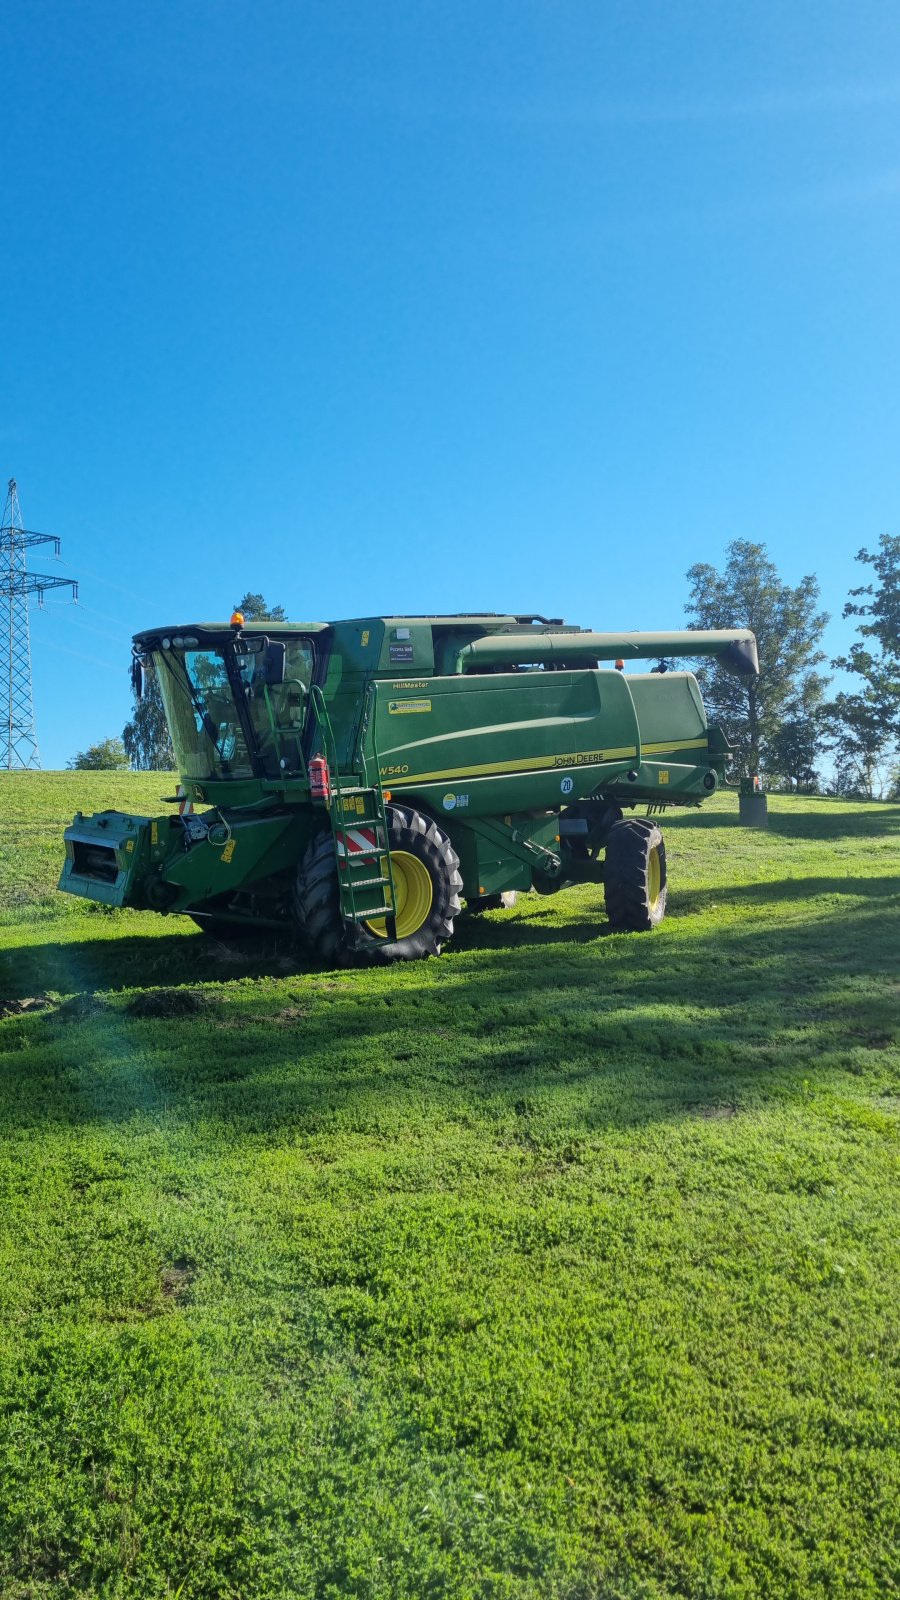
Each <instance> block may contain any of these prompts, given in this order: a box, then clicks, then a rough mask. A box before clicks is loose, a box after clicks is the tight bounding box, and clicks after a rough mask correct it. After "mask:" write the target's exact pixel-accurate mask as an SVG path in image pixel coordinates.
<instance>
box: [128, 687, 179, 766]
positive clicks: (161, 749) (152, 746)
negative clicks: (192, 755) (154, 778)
mask: <svg viewBox="0 0 900 1600" xmlns="http://www.w3.org/2000/svg"><path fill="white" fill-rule="evenodd" d="M122 739H123V742H124V745H125V749H126V751H127V753H128V757H129V759H130V761H131V765H132V766H133V767H136V768H137V770H138V771H139V772H172V771H173V769H174V767H175V752H174V750H173V749H172V741H171V739H170V737H169V725H168V723H167V722H166V713H165V710H164V709H163V701H162V695H161V693H160V688H159V679H158V678H157V676H156V672H155V670H154V667H153V663H152V661H151V660H149V659H148V660H147V661H146V662H145V664H144V684H143V692H142V694H141V698H140V700H136V701H135V705H134V713H133V715H132V718H131V721H130V722H126V724H125V727H124V728H123V730H122Z"/></svg>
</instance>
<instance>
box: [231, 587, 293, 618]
mask: <svg viewBox="0 0 900 1600" xmlns="http://www.w3.org/2000/svg"><path fill="white" fill-rule="evenodd" d="M234 609H235V611H239V612H240V613H241V615H242V617H243V619H244V621H245V622H287V612H286V611H285V609H284V606H273V607H272V609H271V611H270V610H269V607H268V606H267V605H266V601H265V596H264V595H261V594H251V593H250V592H249V591H248V593H247V594H245V595H244V598H243V600H241V601H239V603H238V604H237V605H236V606H235V608H234Z"/></svg>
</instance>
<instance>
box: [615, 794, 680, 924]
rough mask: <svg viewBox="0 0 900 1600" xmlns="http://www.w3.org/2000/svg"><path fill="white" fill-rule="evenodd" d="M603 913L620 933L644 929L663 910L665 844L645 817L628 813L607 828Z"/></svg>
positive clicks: (657, 921)
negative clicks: (604, 911) (632, 815)
mask: <svg viewBox="0 0 900 1600" xmlns="http://www.w3.org/2000/svg"><path fill="white" fill-rule="evenodd" d="M603 892H604V894H605V896H606V915H607V916H608V917H609V920H610V924H611V926H612V927H613V928H614V929H615V930H616V931H617V932H622V933H644V932H647V931H648V930H649V929H650V928H655V927H657V926H658V925H659V923H660V922H662V919H663V917H664V916H665V914H666V895H667V892H668V886H667V881H666V846H665V842H664V840H663V836H662V834H661V832H660V830H659V828H658V827H657V826H656V823H655V822H651V821H649V820H648V819H646V818H643V817H641V818H638V817H627V818H625V819H623V821H621V822H616V823H614V824H613V826H612V827H611V828H610V830H609V835H608V838H607V841H606V859H605V862H604V866H603Z"/></svg>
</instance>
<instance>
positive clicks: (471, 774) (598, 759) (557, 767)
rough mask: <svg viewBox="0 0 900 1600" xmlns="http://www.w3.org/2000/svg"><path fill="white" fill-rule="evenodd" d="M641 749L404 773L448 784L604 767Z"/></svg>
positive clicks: (386, 770) (406, 778)
mask: <svg viewBox="0 0 900 1600" xmlns="http://www.w3.org/2000/svg"><path fill="white" fill-rule="evenodd" d="M636 755H637V750H636V749H635V746H634V745H633V744H630V745H625V746H623V747H622V748H621V749H620V750H603V751H591V752H590V759H589V760H587V759H585V756H584V755H582V756H580V757H579V756H578V755H577V753H576V754H574V755H564V756H537V757H535V756H530V757H528V759H527V760H523V761H488V762H485V763H484V764H483V765H481V766H478V767H469V768H467V770H466V771H465V772H460V770H459V768H458V767H450V768H448V769H447V770H446V771H444V772H409V773H407V772H404V773H403V774H402V777H403V779H404V782H412V781H413V780H415V782H416V783H444V782H446V781H447V779H448V778H453V779H454V781H455V782H462V780H463V778H488V777H496V776H499V775H500V774H503V773H516V772H519V773H521V772H546V771H547V770H548V769H549V770H551V771H558V772H566V771H567V770H568V769H569V768H570V767H594V766H602V765H603V764H604V763H605V762H607V761H623V760H627V759H628V757H629V756H636ZM381 776H382V778H384V777H388V776H390V777H393V778H394V781H395V783H398V782H399V781H400V774H395V773H391V772H390V769H389V768H382V771H381Z"/></svg>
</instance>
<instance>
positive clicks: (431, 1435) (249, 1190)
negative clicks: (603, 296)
mask: <svg viewBox="0 0 900 1600" xmlns="http://www.w3.org/2000/svg"><path fill="white" fill-rule="evenodd" d="M170 782H171V780H169V779H166V778H162V779H161V778H160V777H158V776H150V777H143V776H142V777H129V776H125V777H122V776H115V775H105V774H43V775H41V774H34V775H13V776H12V777H10V778H6V777H5V776H4V777H3V778H2V780H0V837H2V849H3V853H4V860H3V861H2V862H0V906H2V908H3V910H2V913H0V945H2V947H3V960H4V963H5V965H4V972H3V977H2V980H0V995H5V996H8V997H12V998H19V997H26V996H46V995H47V994H48V993H49V994H50V995H51V999H52V1003H51V1004H50V1005H49V1006H48V1007H47V1009H45V1010H42V1011H33V1012H25V1013H23V1014H15V1013H14V1014H12V1015H9V1016H7V1017H6V1019H5V1020H4V1021H2V1022H0V1050H2V1051H3V1052H4V1053H3V1057H2V1062H0V1074H2V1076H0V1139H2V1147H0V1307H2V1337H0V1595H2V1596H3V1600H25V1597H44V1596H51V1595H52V1596H57V1595H59V1596H66V1595H76V1594H77V1595H87V1596H98V1597H99V1596H103V1597H104V1600H106V1597H120V1596H121V1597H127V1600H133V1597H135V1600H143V1597H147V1600H150V1597H153V1600H156V1597H160V1600H162V1597H165V1596H171V1597H174V1596H176V1595H181V1596H182V1597H183V1600H192V1597H194V1600H216V1597H225V1596H228V1597H233V1600H257V1597H258V1600H278V1597H282V1596H284V1597H288V1596H291V1597H293V1596H298V1597H304V1600H338V1597H345V1596H353V1597H359V1600H431V1597H434V1600H437V1597H445V1596H446V1597H453V1600H463V1597H472V1600H481V1597H485V1600H488V1597H489V1600H501V1597H502V1600H507V1597H508V1600H538V1597H540V1600H551V1597H552V1600H607V1597H609V1600H663V1597H666V1600H670V1597H676V1596H678V1597H691V1600H695V1597H696V1600H738V1597H741V1600H743V1597H749V1596H753V1597H757V1596H771V1597H773V1600H794V1597H796V1600H799V1597H803V1600H806V1597H820V1596H821V1597H834V1600H851V1597H863V1596H865V1597H873V1600H875V1597H878V1600H881V1597H883V1596H885V1595H887V1594H888V1593H892V1592H895V1586H896V1585H897V1583H898V1581H900V1561H898V1545H897V1528H896V1521H895V1517H896V1507H897V1504H898V1491H900V1482H898V1457H897V1431H896V1429H897V1421H898V1414H897V1405H896V1398H897V1387H896V1376H897V1373H896V1362H897V1351H898V1305H900V1293H898V1290H900V1272H898V1210H900V1207H898V1188H897V1133H898V1118H900V1072H898V1066H900V1050H898V1001H900V808H897V807H890V806H885V805H880V806H879V805H868V806H864V805H852V804H849V803H840V802H835V801H821V800H810V801H792V800H778V799H775V800H773V801H772V802H771V809H772V813H773V814H772V818H771V828H770V830H769V831H768V832H767V833H754V832H750V831H747V830H744V829H742V828H741V827H740V826H739V825H738V822H737V818H736V815H735V803H734V801H733V800H732V798H731V797H730V796H726V797H722V798H720V799H717V800H716V801H715V802H714V804H713V805H712V806H711V807H710V808H709V809H707V810H705V811H704V812H703V813H702V814H691V815H687V816H684V817H680V818H677V819H673V820H671V821H670V822H668V823H667V825H666V833H667V841H668V845H669V857H670V882H671V909H670V914H669V916H668V918H667V919H666V922H665V924H664V925H663V927H662V928H661V929H660V930H658V932H657V933H655V934H653V935H647V936H623V935H619V936H608V935H607V932H606V928H605V925H604V921H603V916H602V898H601V895H600V892H599V891H594V890H591V889H583V890H571V891H565V892H564V893H562V894H561V895H559V896H558V897H556V898H555V899H539V898H537V897H533V896H529V897H527V898H525V899H524V900H522V901H520V904H519V908H518V909H517V910H516V911H515V912H512V913H497V914H494V915H492V916H488V917H485V918H479V919H474V918H473V919H472V921H471V922H470V923H468V924H467V925H464V924H463V923H461V924H460V931H459V938H458V940H457V941H456V942H455V943H454V945H453V947H452V948H450V949H448V951H447V953H446V954H445V955H444V956H443V957H442V958H441V960H439V961H432V962H428V963H424V964H418V965H415V966H412V967H408V968H402V969H396V970H393V971H385V972H381V971H376V972H368V971H359V972H346V973H321V972H316V973H306V972H304V971H302V970H300V969H298V968H297V967H296V965H295V964H294V963H293V962H292V960H291V958H290V955H289V954H288V953H286V952H285V951H284V950H283V949H279V948H278V947H277V946H276V945H275V943H274V942H273V941H271V940H269V939H268V938H265V939H264V940H263V941H262V943H261V945H260V947H259V949H258V950H257V951H256V952H255V953H252V952H251V953H249V954H248V952H247V951H246V950H245V951H243V952H235V951H228V950H225V949H223V948H222V947H221V946H217V945H216V944H214V943H212V942H210V941H208V940H206V939H204V937H203V935H201V934H200V933H198V932H194V931H193V930H190V929H189V925H188V924H186V923H183V922H181V921H177V920H174V919H173V920H167V919H165V918H162V917H154V916H151V915H149V914H147V915H142V914H136V913H128V912H122V913H118V912H114V913H105V912H98V911H95V910H92V909H91V908H90V907H89V906H87V905H84V904H82V903H80V902H78V901H75V900H73V899H70V898H68V897H64V896H57V895H55V893H54V890H53V884H54V882H55V878H56V874H57V871H58V866H59V860H60V834H61V830H62V826H63V825H64V823H65V822H66V821H68V820H69V819H70V816H71V813H72V811H73V810H74V808H75V806H76V805H80V806H82V807H83V808H84V809H85V810H92V809H95V808H99V807H100V806H102V805H105V804H109V805H116V806H120V807H125V808H127V809H131V810H137V811H148V810H150V811H153V810H156V809H158V806H157V800H158V797H159V795H160V794H163V793H166V792H168V793H171V792H172V791H171V787H170ZM182 985H184V986H187V987H186V988H179V987H178V986H182ZM176 990H177V992H175V991H176ZM148 1013H149V1014H148Z"/></svg>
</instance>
